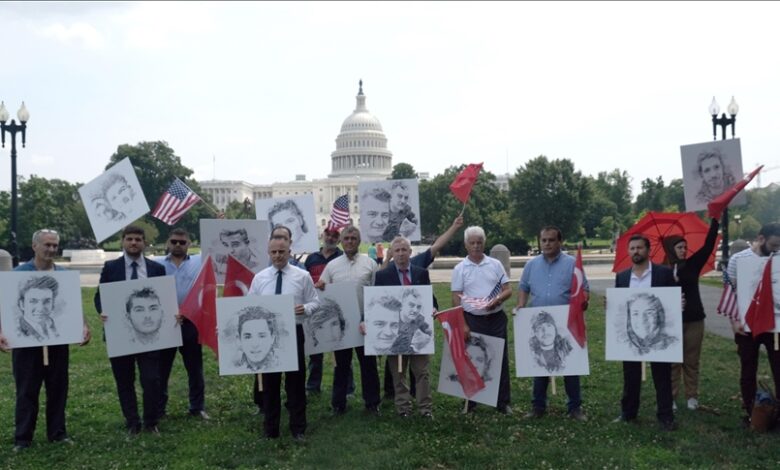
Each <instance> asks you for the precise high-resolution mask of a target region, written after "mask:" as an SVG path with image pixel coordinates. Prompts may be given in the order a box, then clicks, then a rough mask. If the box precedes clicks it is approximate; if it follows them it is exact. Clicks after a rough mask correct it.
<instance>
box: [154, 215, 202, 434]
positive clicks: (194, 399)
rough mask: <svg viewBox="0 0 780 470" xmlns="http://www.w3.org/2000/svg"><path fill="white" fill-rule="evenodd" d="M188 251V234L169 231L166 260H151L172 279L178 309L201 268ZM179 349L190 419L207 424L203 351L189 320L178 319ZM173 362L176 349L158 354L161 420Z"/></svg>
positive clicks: (180, 229)
mask: <svg viewBox="0 0 780 470" xmlns="http://www.w3.org/2000/svg"><path fill="white" fill-rule="evenodd" d="M189 247H190V234H189V233H187V231H186V230H184V229H182V228H175V229H173V230H171V233H170V234H169V235H168V243H167V246H166V252H167V253H168V254H167V255H166V256H161V257H157V258H155V261H157V262H158V263H160V264H162V265H163V266H165V274H166V275H168V276H173V277H174V278H175V279H176V299H177V300H178V302H179V305H181V304H182V302H184V299H185V298H186V297H187V294H188V293H189V291H190V289H191V288H192V284H193V283H194V282H195V279H196V278H197V277H198V273H199V272H200V268H201V256H200V255H190V254H188V253H187V251H188V250H189ZM181 339H182V345H181V346H180V347H179V352H180V353H181V358H182V361H183V362H184V368H185V369H186V370H187V377H188V379H189V401H190V415H192V416H195V417H199V418H201V419H203V420H208V419H209V415H208V414H206V411H205V403H204V396H205V381H204V379H203V348H202V347H201V345H200V344H199V343H198V329H197V328H196V327H195V324H194V323H192V322H191V321H190V320H188V319H186V318H183V317H182V324H181ZM175 360H176V348H170V349H164V350H162V351H160V385H161V389H162V401H161V403H160V415H161V416H165V407H166V406H167V404H168V379H169V378H170V376H171V370H172V369H173V362H174V361H175Z"/></svg>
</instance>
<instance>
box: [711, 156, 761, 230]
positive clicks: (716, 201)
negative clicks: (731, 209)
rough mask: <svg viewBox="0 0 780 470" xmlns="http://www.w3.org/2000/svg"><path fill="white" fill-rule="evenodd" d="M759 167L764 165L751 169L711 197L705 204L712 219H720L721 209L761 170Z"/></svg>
mask: <svg viewBox="0 0 780 470" xmlns="http://www.w3.org/2000/svg"><path fill="white" fill-rule="evenodd" d="M761 168H764V165H761V166H760V167H758V168H756V169H755V170H753V171H751V172H750V173H749V174H747V175H745V177H744V178H742V179H741V180H739V181H737V183H736V184H735V185H734V186H732V187H730V188H729V189H727V190H725V191H723V193H721V195H720V196H718V197H715V198H713V199H712V200H711V201H710V203H709V204H707V212H709V215H710V217H712V218H713V219H720V215H721V214H722V213H723V209H725V208H726V207H728V205H729V203H730V202H731V200H732V199H734V197H735V196H736V195H737V194H739V192H740V191H742V189H743V188H744V187H745V186H747V185H748V183H750V181H752V180H753V178H755V177H756V175H757V174H758V172H759V171H761Z"/></svg>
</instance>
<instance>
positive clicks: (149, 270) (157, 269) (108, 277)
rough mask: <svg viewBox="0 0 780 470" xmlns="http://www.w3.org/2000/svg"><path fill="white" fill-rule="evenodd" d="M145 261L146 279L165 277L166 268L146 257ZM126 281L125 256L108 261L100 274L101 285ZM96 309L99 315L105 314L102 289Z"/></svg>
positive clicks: (98, 292)
mask: <svg viewBox="0 0 780 470" xmlns="http://www.w3.org/2000/svg"><path fill="white" fill-rule="evenodd" d="M144 261H146V277H157V276H165V266H163V265H162V264H160V263H158V262H157V261H152V260H150V259H149V258H146V257H144ZM124 280H126V279H125V257H124V255H122V256H120V257H119V258H117V259H115V260H112V261H106V263H105V264H104V265H103V270H102V271H101V272H100V284H104V283H107V282H117V281H124ZM95 309H96V310H97V312H98V313H99V314H100V313H103V305H102V303H101V302H100V287H98V290H97V292H95Z"/></svg>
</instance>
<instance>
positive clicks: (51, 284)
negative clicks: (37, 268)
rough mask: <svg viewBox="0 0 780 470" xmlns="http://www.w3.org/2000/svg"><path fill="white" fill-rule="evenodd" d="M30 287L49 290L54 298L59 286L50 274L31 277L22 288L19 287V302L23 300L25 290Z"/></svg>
mask: <svg viewBox="0 0 780 470" xmlns="http://www.w3.org/2000/svg"><path fill="white" fill-rule="evenodd" d="M30 289H47V290H50V291H51V296H52V298H54V299H56V298H57V292H59V290H60V286H59V284H58V283H57V280H56V279H54V278H53V277H51V276H39V277H31V278H29V279H28V280H27V282H25V283H24V284H23V285H22V288H21V289H19V302H21V301H23V300H24V296H25V294H27V291H29V290H30Z"/></svg>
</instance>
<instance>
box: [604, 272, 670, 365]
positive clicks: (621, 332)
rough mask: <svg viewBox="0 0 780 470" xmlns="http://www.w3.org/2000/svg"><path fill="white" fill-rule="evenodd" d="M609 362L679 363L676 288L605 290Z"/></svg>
mask: <svg viewBox="0 0 780 470" xmlns="http://www.w3.org/2000/svg"><path fill="white" fill-rule="evenodd" d="M606 340H607V345H606V359H607V360H608V361H648V362H678V363H679V362H682V291H681V290H680V288H679V287H648V288H609V289H607V333H606Z"/></svg>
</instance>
